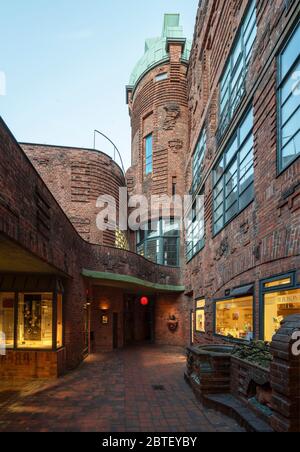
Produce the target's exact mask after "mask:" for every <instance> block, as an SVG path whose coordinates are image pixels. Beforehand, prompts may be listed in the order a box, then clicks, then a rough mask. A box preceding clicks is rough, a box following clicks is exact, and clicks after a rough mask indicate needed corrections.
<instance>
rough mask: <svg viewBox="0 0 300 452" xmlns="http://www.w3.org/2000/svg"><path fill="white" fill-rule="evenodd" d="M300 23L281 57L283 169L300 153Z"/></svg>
mask: <svg viewBox="0 0 300 452" xmlns="http://www.w3.org/2000/svg"><path fill="white" fill-rule="evenodd" d="M299 40H300V25H299V24H298V26H297V29H296V31H295V32H294V33H293V36H292V37H291V39H290V41H289V42H288V43H287V45H286V47H285V48H284V50H283V51H282V53H281V55H280V57H279V62H280V64H279V67H280V70H279V87H278V92H279V103H280V105H279V107H280V114H279V169H280V170H283V169H285V168H286V167H287V166H288V165H289V164H290V163H291V162H293V160H295V159H296V158H297V157H298V156H299V155H300V48H299V42H300V41H299Z"/></svg>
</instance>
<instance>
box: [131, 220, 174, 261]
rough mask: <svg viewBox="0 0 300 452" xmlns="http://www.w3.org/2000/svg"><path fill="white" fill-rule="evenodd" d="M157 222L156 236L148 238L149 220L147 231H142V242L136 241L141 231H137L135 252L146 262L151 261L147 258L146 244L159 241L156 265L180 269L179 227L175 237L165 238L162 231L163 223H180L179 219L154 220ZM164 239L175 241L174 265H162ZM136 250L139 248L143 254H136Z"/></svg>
mask: <svg viewBox="0 0 300 452" xmlns="http://www.w3.org/2000/svg"><path fill="white" fill-rule="evenodd" d="M156 221H158V222H159V228H158V230H157V235H155V236H153V237H151V236H150V237H149V232H151V229H149V225H150V226H151V220H150V221H149V223H148V229H147V230H144V229H143V230H142V231H143V233H144V238H143V240H138V238H139V236H138V234H139V233H140V231H141V229H139V230H138V231H137V233H136V252H137V254H139V255H140V256H143V257H144V258H145V259H146V260H148V261H150V262H153V261H151V260H150V259H148V258H147V244H148V243H149V242H150V241H153V240H156V241H159V253H158V254H157V258H158V259H157V260H158V261H157V262H154V263H156V264H157V265H162V266H164V267H171V268H178V267H180V237H181V235H180V226H179V228H178V229H177V234H176V235H172V236H165V235H164V229H163V222H164V221H174V222H178V223H179V222H180V220H179V219H177V218H160V219H158V220H156ZM165 239H176V262H177V263H176V265H166V264H164V253H163V249H164V240H165ZM138 248H141V249H142V250H143V252H144V254H143V255H142V254H140V253H139V252H138Z"/></svg>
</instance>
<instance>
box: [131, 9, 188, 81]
mask: <svg viewBox="0 0 300 452" xmlns="http://www.w3.org/2000/svg"><path fill="white" fill-rule="evenodd" d="M169 38H174V39H183V38H184V36H183V28H182V26H180V15H179V14H165V17H164V24H163V31H162V35H161V37H159V38H151V39H146V43H145V53H144V55H143V57H142V58H141V59H140V60H139V62H138V63H137V65H136V66H135V68H134V70H133V72H132V74H131V77H130V82H129V85H130V86H132V87H134V86H135V85H136V83H137V82H138V80H139V79H140V78H141V76H142V75H143V74H145V73H146V72H147V71H148V70H149V69H152V68H153V67H155V66H157V65H159V64H161V63H163V62H164V61H168V60H169V54H168V52H167V39H169ZM191 48H192V42H191V41H188V40H187V41H186V44H185V47H184V52H183V60H186V61H188V60H189V58H190V53H191Z"/></svg>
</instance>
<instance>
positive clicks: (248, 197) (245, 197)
mask: <svg viewBox="0 0 300 452" xmlns="http://www.w3.org/2000/svg"><path fill="white" fill-rule="evenodd" d="M253 198H254V184H253V183H251V185H249V187H248V188H247V190H245V191H244V192H243V194H242V195H241V196H240V199H239V210H242V209H244V208H245V207H246V206H247V205H248V204H249V203H250V202H251V201H252V200H253Z"/></svg>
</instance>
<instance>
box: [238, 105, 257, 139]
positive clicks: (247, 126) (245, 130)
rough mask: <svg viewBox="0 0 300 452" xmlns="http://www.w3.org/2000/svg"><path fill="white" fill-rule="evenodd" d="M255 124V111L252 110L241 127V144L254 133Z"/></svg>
mask: <svg viewBox="0 0 300 452" xmlns="http://www.w3.org/2000/svg"><path fill="white" fill-rule="evenodd" d="M253 123H254V118H253V109H252V108H251V110H250V112H249V113H248V115H247V116H246V118H245V120H244V121H243V123H242V125H241V127H240V144H242V143H243V141H244V140H245V138H246V137H247V136H248V135H249V133H250V132H251V131H252V129H253Z"/></svg>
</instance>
